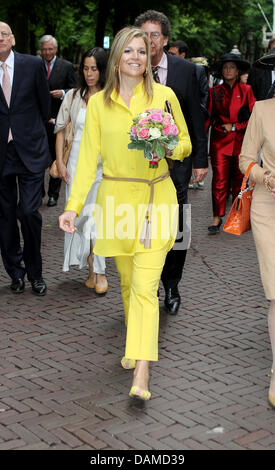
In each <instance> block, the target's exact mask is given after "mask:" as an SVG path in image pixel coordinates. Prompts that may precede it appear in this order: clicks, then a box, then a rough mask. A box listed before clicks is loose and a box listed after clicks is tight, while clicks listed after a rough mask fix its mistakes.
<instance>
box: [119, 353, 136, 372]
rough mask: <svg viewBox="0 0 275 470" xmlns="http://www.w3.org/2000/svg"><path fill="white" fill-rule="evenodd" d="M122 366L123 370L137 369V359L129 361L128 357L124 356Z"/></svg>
mask: <svg viewBox="0 0 275 470" xmlns="http://www.w3.org/2000/svg"><path fill="white" fill-rule="evenodd" d="M120 364H121V365H122V367H123V369H127V370H129V369H135V367H136V361H135V359H127V357H125V356H123V358H122V359H121V361H120Z"/></svg>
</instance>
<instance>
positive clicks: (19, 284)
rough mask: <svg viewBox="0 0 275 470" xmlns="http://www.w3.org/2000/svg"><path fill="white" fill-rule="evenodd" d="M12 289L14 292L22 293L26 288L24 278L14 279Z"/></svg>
mask: <svg viewBox="0 0 275 470" xmlns="http://www.w3.org/2000/svg"><path fill="white" fill-rule="evenodd" d="M10 289H11V291H12V292H14V294H22V292H24V290H25V282H24V280H23V279H21V278H18V279H13V280H12V283H11V285H10Z"/></svg>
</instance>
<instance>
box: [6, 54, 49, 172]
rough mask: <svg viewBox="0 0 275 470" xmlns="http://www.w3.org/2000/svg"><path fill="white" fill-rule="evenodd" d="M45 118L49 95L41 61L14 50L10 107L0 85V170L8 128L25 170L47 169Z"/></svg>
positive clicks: (39, 170)
mask: <svg viewBox="0 0 275 470" xmlns="http://www.w3.org/2000/svg"><path fill="white" fill-rule="evenodd" d="M49 116H50V94H49V88H48V83H47V80H46V78H45V72H44V66H43V62H42V60H41V59H40V58H39V57H34V56H31V55H27V54H19V53H18V52H15V51H14V76H13V83H12V92H11V101H10V107H8V105H7V102H6V100H5V97H4V94H3V90H2V87H1V86H0V170H1V168H2V166H3V163H4V161H5V156H6V151H7V141H8V132H9V128H11V131H12V136H13V140H14V144H15V147H16V150H17V152H18V154H19V157H20V158H21V160H22V161H23V163H24V164H25V166H26V167H27V169H28V170H29V171H31V172H33V173H39V172H41V171H43V170H44V169H45V168H46V167H47V164H48V158H49V148H48V139H47V133H46V129H45V122H46V121H48V119H49Z"/></svg>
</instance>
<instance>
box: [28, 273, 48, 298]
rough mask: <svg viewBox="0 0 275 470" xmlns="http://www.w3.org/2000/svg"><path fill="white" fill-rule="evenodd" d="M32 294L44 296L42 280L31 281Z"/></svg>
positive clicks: (45, 287) (45, 289) (44, 290)
mask: <svg viewBox="0 0 275 470" xmlns="http://www.w3.org/2000/svg"><path fill="white" fill-rule="evenodd" d="M31 285H32V292H33V294H35V295H41V296H42V295H45V294H46V291H47V286H46V283H45V281H44V279H42V277H41V279H34V280H32V281H31Z"/></svg>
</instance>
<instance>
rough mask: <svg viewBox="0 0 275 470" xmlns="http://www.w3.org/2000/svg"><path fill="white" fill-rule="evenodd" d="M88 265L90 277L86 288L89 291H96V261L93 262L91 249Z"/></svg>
mask: <svg viewBox="0 0 275 470" xmlns="http://www.w3.org/2000/svg"><path fill="white" fill-rule="evenodd" d="M88 264H89V277H88V279H87V281H85V286H86V287H88V288H89V289H94V288H95V285H96V274H95V273H94V270H93V267H94V261H93V252H92V248H91V253H90V254H89V256H88Z"/></svg>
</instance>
